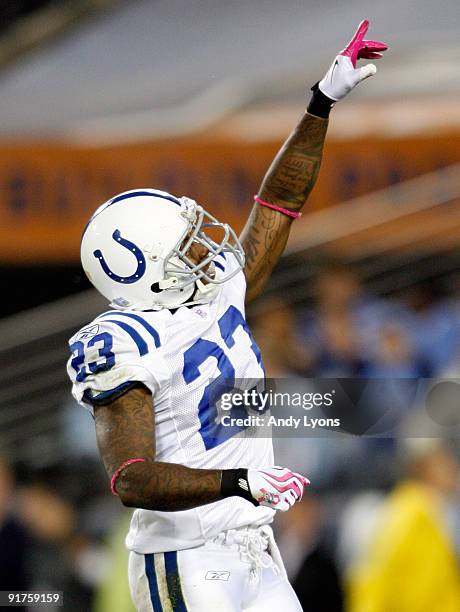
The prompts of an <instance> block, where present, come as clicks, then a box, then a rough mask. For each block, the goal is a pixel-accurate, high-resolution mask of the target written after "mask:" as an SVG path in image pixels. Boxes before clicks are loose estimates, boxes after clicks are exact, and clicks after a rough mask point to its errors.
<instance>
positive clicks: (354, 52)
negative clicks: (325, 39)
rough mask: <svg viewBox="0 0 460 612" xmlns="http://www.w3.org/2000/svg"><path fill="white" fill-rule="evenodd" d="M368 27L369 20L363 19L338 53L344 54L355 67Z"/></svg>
mask: <svg viewBox="0 0 460 612" xmlns="http://www.w3.org/2000/svg"><path fill="white" fill-rule="evenodd" d="M368 29H369V20H368V19H363V20H362V21H361V23H360V24H359V26H358V28H357V30H356V32H355V33H354V35H353V38H352V39H351V40H350V42H349V43H348V45H347V46H346V47H345V49H344V50H343V51H342V52H341V53H340V55H345V56H347V57H349V58H350V59H351V62H352V64H353V66H354V67H355V68H356V60H357V59H358V53H359V49H360V47H361V45H362V42H363V39H364V37H365V35H366V33H367V30H368Z"/></svg>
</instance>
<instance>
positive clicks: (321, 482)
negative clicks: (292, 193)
mask: <svg viewBox="0 0 460 612" xmlns="http://www.w3.org/2000/svg"><path fill="white" fill-rule="evenodd" d="M364 17H367V18H369V19H370V21H371V32H372V34H375V36H376V37H377V38H381V39H383V40H385V41H386V42H388V43H389V45H390V52H389V53H388V56H387V57H385V60H384V61H383V62H382V64H381V65H380V66H379V74H378V76H377V77H376V78H375V79H372V80H371V81H369V82H367V83H366V84H365V85H364V86H361V87H359V88H358V89H357V91H356V92H354V93H353V95H352V96H350V99H347V101H346V102H344V103H343V104H339V105H337V108H336V109H334V111H333V116H332V121H331V126H330V132H329V139H328V143H327V147H326V153H325V159H324V163H323V167H322V171H321V175H320V179H319V182H318V185H317V187H316V188H315V191H314V193H313V195H312V198H311V200H310V203H309V205H308V208H307V211H306V212H305V213H304V215H303V217H302V219H301V220H300V221H298V222H297V223H296V224H295V226H294V229H293V233H292V238H291V240H290V242H289V246H288V250H287V254H286V256H285V257H284V258H283V260H282V262H281V264H280V265H279V267H278V269H277V271H276V273H275V274H274V276H273V279H272V281H271V283H270V285H269V287H268V289H267V291H266V293H265V296H264V297H263V298H262V299H260V300H259V301H258V302H257V303H256V304H255V305H254V307H252V308H251V310H250V313H249V314H250V317H251V320H252V324H253V327H254V331H255V334H256V337H257V340H258V342H259V344H260V346H261V349H262V353H263V356H264V360H265V363H266V367H267V372H268V375H269V376H272V377H278V378H282V377H291V376H296V377H298V376H309V377H321V376H322V377H360V376H363V377H368V378H380V377H389V378H401V377H402V378H405V377H406V378H411V377H441V378H442V377H453V378H455V377H458V376H459V372H460V345H459V338H460V255H459V251H458V247H459V246H460V172H459V170H460V71H459V68H458V66H459V61H460V43H459V40H460V38H459V34H460V22H459V13H458V3H457V2H455V0H443V1H441V2H438V3H436V5H433V3H432V2H429V1H428V0H418V1H417V2H414V1H413V0H412V1H409V0H398V2H396V1H395V0H387V2H385V3H375V2H374V3H371V6H369V3H368V2H364V1H363V0H350V1H348V2H339V1H338V0H326V1H323V2H313V1H312V0H304V1H301V0H283V2H275V1H274V0H255V1H253V2H243V1H241V0H226V1H225V2H219V1H215V0H194V1H191V2H185V1H184V0H155V1H153V0H130V1H128V2H118V1H116V0H72V1H70V0H67V1H65V0H61V1H57V0H55V1H52V0H48V1H47V2H46V1H44V0H18V1H16V2H2V3H0V92H1V94H0V185H1V190H0V228H1V232H2V234H1V240H0V281H1V286H2V300H1V303H0V316H1V319H0V363H1V368H0V380H1V386H0V406H1V409H0V456H1V460H0V590H6V589H21V590H23V589H25V588H30V589H32V588H34V589H57V590H64V591H65V607H64V609H65V610H66V611H67V610H68V611H73V610H75V611H77V610H78V611H82V610H97V611H98V612H109V611H111V612H118V611H120V612H124V611H129V610H132V607H131V604H130V602H129V595H128V591H127V579H126V577H125V574H126V553H125V551H124V547H123V538H124V533H125V531H126V528H127V521H128V520H129V513H128V512H125V511H124V510H123V508H122V507H121V506H120V504H119V503H118V502H117V501H116V500H114V499H112V497H111V496H110V495H109V494H108V485H107V482H106V477H105V475H104V473H103V470H102V467H101V464H100V461H99V459H98V455H97V450H96V445H95V438H94V432H93V425H92V421H91V419H90V417H89V415H88V414H86V413H85V411H84V410H83V409H81V408H79V407H78V406H76V404H75V402H73V400H72V399H71V397H70V394H69V392H70V385H69V383H68V380H67V378H66V372H65V361H66V359H67V339H68V337H70V335H71V334H72V333H73V332H74V331H75V330H76V329H77V328H78V327H80V326H81V325H83V324H84V323H86V322H87V321H89V320H91V319H92V317H93V316H95V315H96V314H97V313H98V312H99V311H100V310H101V308H104V307H105V304H104V300H103V299H101V298H100V297H98V295H97V294H96V293H95V292H94V291H93V290H92V289H91V288H90V285H89V283H88V281H87V280H86V279H85V278H84V276H83V274H82V272H81V270H80V267H79V253H78V250H79V248H78V247H79V237H80V233H81V230H82V228H83V226H84V224H85V221H86V220H87V218H88V217H89V214H90V213H91V211H92V210H93V209H94V208H95V207H96V206H97V205H98V204H99V203H100V202H103V201H104V200H106V199H107V198H108V197H109V196H111V195H112V194H115V193H117V192H119V191H124V190H127V189H131V188H135V187H147V186H152V187H158V188H161V189H165V190H169V191H171V192H173V193H176V194H180V195H182V194H187V195H190V196H191V197H194V198H195V199H197V200H198V201H200V202H202V203H203V204H204V205H205V206H206V207H208V208H209V209H210V210H211V212H213V213H214V214H216V216H217V217H218V218H222V220H226V221H228V222H231V223H232V224H234V225H235V226H237V227H238V228H241V226H242V223H243V221H244V219H245V216H246V215H247V213H248V211H249V209H250V206H251V204H252V195H253V194H254V193H256V191H257V188H258V185H259V183H260V181H261V179H262V177H263V174H264V172H265V170H266V168H267V167H268V163H269V162H270V160H271V158H272V156H273V154H274V153H275V151H276V150H277V148H278V147H279V145H280V143H281V142H282V140H283V139H284V138H285V137H286V136H287V134H288V133H289V131H290V129H291V128H292V127H293V125H294V124H295V121H296V118H297V116H298V115H299V114H300V113H301V112H302V110H303V107H304V104H305V100H306V91H307V86H310V85H312V84H313V83H314V82H315V81H317V80H318V79H319V78H320V77H321V76H322V74H323V73H324V71H325V70H326V69H327V67H328V66H329V64H330V61H331V59H332V57H333V56H334V54H335V53H336V52H337V51H338V49H339V46H340V45H341V44H342V43H344V42H345V40H346V39H347V37H349V36H350V35H351V33H352V32H353V30H354V27H355V26H356V24H357V23H358V22H359V21H360V20H361V19H362V18H364ZM267 313H268V314H269V317H267V316H266V315H267ZM458 405H460V402H458ZM457 411H458V407H457ZM404 420H405V421H407V423H406V428H408V431H411V432H414V431H415V430H416V425H415V424H414V423H415V422H416V420H417V414H415V413H412V412H411V411H409V410H408V414H407V415H404ZM457 423H458V421H457ZM453 429H455V428H451V430H449V429H448V428H446V427H444V428H442V427H441V428H440V429H439V428H438V430H436V431H437V435H436V437H433V438H429V439H428V438H423V437H422V438H408V437H407V436H405V435H404V434H401V435H400V436H399V437H396V438H392V439H378V440H375V439H374V440H371V439H361V438H352V439H351V438H347V439H346V440H343V441H338V440H337V439H334V440H332V439H331V440H329V439H326V438H321V439H309V440H300V441H299V440H296V441H295V443H289V444H282V443H281V442H279V443H278V446H279V453H280V457H282V458H283V459H282V461H281V458H280V459H279V461H281V463H283V462H286V463H287V464H289V465H292V467H294V468H296V469H298V470H299V471H302V472H304V473H306V474H308V475H309V477H310V479H311V481H312V483H313V486H312V490H311V495H309V496H308V499H307V500H305V502H303V503H302V504H300V505H299V506H298V507H296V508H295V510H292V511H291V512H290V513H288V514H287V515H286V516H282V517H280V518H279V520H278V521H277V524H276V529H277V532H278V539H279V543H280V546H281V549H282V552H283V554H284V557H285V560H286V565H287V569H288V572H289V575H290V577H291V579H292V580H294V584H295V587H296V589H297V591H298V593H299V596H300V598H301V600H302V602H304V607H305V610H314V611H315V612H322V611H323V610H324V611H327V612H336V611H339V610H346V611H347V612H361V611H364V610H365V611H369V612H390V610H391V611H392V612H459V611H460V595H459V589H460V586H459V569H458V559H459V557H460V501H459V476H458V474H459V471H458V466H459V448H458V437H457V438H456V440H457V443H455V440H452V439H449V438H452V430H453ZM457 429H458V428H457ZM457 433H458V431H457ZM438 434H439V435H438ZM285 459H286V460H285ZM378 534H380V539H379V536H378ZM382 534H383V535H382ZM389 542H391V543H392V544H393V547H391V546H390V545H389ZM382 559H383V560H382ZM390 591H391V592H393V593H396V594H397V595H396V599H395V601H393V599H391V598H390V599H391V601H390V599H388V597H389V595H388V594H389V592H390ZM431 597H433V598H432V599H431ZM305 602H309V603H308V604H307V603H305ZM366 606H367V607H366Z"/></svg>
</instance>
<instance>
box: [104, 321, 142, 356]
mask: <svg viewBox="0 0 460 612" xmlns="http://www.w3.org/2000/svg"><path fill="white" fill-rule="evenodd" d="M106 320H107V323H113V324H114V325H118V327H120V328H121V329H122V330H123V331H125V332H126V333H127V334H129V335H130V336H131V338H132V339H133V340H134V342H135V343H136V345H137V350H138V351H139V355H140V356H141V357H142V356H143V355H146V354H147V353H148V352H149V347H148V346H147V342H146V341H145V340H144V339H143V338H142V336H141V335H140V334H138V332H137V331H136V330H135V329H134V327H131V325H128V324H127V323H123V322H122V321H117V320H115V319H106Z"/></svg>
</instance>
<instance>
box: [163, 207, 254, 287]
mask: <svg viewBox="0 0 460 612" xmlns="http://www.w3.org/2000/svg"><path fill="white" fill-rule="evenodd" d="M180 200H181V201H188V202H191V200H189V199H188V198H180ZM193 204H195V202H193ZM195 210H196V214H195V218H194V219H193V220H191V227H190V229H189V230H188V231H187V232H186V234H185V236H184V239H183V240H181V241H180V243H179V246H176V247H175V248H174V249H173V250H172V252H171V254H170V255H169V256H168V257H166V258H165V268H164V271H165V277H168V276H169V275H172V276H176V277H179V278H180V277H184V278H183V281H182V282H180V281H179V285H180V286H182V287H186V286H187V285H189V284H191V283H194V282H196V281H197V280H201V281H202V282H203V281H204V282H205V283H206V284H214V285H220V284H222V283H223V282H226V281H227V280H229V279H230V278H231V277H232V276H234V275H235V274H236V273H237V272H238V270H236V271H235V272H234V273H233V274H232V275H229V276H227V277H224V278H217V277H216V274H215V266H213V265H212V264H213V262H214V259H215V258H216V257H217V256H218V255H222V254H225V253H232V254H233V255H234V256H235V258H236V260H237V262H238V264H239V266H240V268H243V267H244V252H243V248H242V246H241V244H240V242H239V240H238V237H237V235H236V234H235V232H234V230H233V229H232V228H231V227H230V226H229V225H227V224H224V223H220V222H219V221H218V220H217V219H216V218H215V217H213V216H212V215H211V214H209V213H208V212H207V211H205V210H204V209H203V208H202V207H201V206H198V205H197V204H195ZM216 229H218V230H221V231H222V232H223V236H222V239H221V240H220V242H216V241H215V240H214V239H213V238H212V237H211V236H210V235H209V234H207V233H206V230H216ZM194 243H197V244H200V245H201V246H203V247H205V249H206V250H207V252H208V254H207V255H206V257H204V258H203V259H202V260H201V261H200V262H197V263H195V262H194V261H192V259H191V258H190V253H189V252H190V250H191V248H192V246H193V244H194ZM180 263H182V264H183V265H185V267H183V266H181V265H180ZM187 277H188V278H187Z"/></svg>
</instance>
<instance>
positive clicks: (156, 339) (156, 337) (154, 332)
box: [98, 310, 161, 348]
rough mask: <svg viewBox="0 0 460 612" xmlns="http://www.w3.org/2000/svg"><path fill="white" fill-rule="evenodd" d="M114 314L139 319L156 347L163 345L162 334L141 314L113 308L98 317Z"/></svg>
mask: <svg viewBox="0 0 460 612" xmlns="http://www.w3.org/2000/svg"><path fill="white" fill-rule="evenodd" d="M114 314H116V315H117V316H120V317H128V318H129V319H133V320H134V321H137V322H138V323H140V324H141V325H142V326H143V327H144V328H145V329H146V330H147V331H148V332H149V334H150V335H151V336H152V338H153V340H154V342H155V346H156V348H159V347H160V346H161V341H160V336H159V334H158V332H157V330H156V329H155V328H154V327H152V326H151V325H150V323H148V322H147V321H146V320H145V319H143V318H142V317H141V316H139V315H135V314H132V313H129V312H123V311H122V310H113V311H112V312H107V313H104V314H102V315H101V316H100V317H98V318H102V317H107V316H110V315H114Z"/></svg>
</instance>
